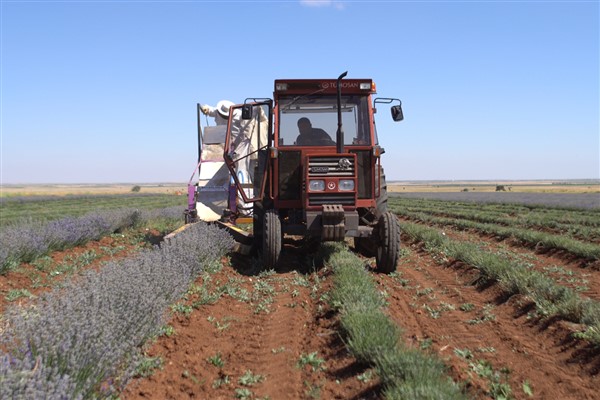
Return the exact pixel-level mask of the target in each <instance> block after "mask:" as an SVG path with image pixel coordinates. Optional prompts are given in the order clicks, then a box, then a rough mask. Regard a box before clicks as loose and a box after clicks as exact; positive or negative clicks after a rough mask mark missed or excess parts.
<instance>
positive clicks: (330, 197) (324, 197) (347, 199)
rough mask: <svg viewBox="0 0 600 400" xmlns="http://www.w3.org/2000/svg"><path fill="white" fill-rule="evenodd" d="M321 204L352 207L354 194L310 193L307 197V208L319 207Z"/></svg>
mask: <svg viewBox="0 0 600 400" xmlns="http://www.w3.org/2000/svg"><path fill="white" fill-rule="evenodd" d="M323 204H341V205H343V206H353V205H354V193H333V194H329V193H327V194H325V193H318V194H317V193H312V194H311V195H310V196H309V197H308V205H309V206H320V205H323Z"/></svg>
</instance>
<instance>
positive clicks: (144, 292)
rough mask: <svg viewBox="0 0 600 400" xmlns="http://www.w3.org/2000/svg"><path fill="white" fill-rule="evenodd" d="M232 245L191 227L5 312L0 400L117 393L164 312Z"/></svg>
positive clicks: (212, 230) (209, 229) (207, 229)
mask: <svg viewBox="0 0 600 400" xmlns="http://www.w3.org/2000/svg"><path fill="white" fill-rule="evenodd" d="M232 245H233V241H232V239H231V237H230V236H229V235H228V234H227V233H226V232H224V231H222V230H220V229H218V228H216V227H214V226H208V225H204V224H196V225H193V226H190V227H189V228H188V229H186V230H185V231H183V232H181V233H180V234H179V235H177V236H175V237H174V238H171V239H169V240H168V241H167V242H164V243H163V244H162V245H161V246H160V247H155V248H154V249H151V250H144V251H142V252H140V253H139V254H138V255H136V256H135V257H133V258H128V259H124V260H121V261H118V262H117V261H115V262H112V263H109V264H107V265H106V266H105V267H104V268H102V269H101V270H100V271H88V272H86V273H85V274H84V275H83V276H82V277H81V278H79V279H76V280H74V281H72V282H69V283H67V284H66V285H65V286H64V287H63V288H59V289H55V290H54V291H52V292H49V293H47V294H46V295H43V296H42V297H40V298H39V299H38V301H37V302H35V303H34V304H33V305H32V306H30V307H27V308H19V307H13V308H11V309H9V310H8V311H7V312H6V313H5V317H4V321H2V324H1V326H0V330H2V329H4V332H3V334H2V341H1V342H0V345H1V346H0V347H1V348H5V349H7V350H8V353H7V354H0V382H1V384H0V398H2V399H21V398H22V399H38V398H40V399H41V398H43V399H78V398H106V397H110V396H111V395H114V394H116V393H118V392H119V391H120V390H122V388H123V387H124V385H125V384H126V382H127V381H128V380H129V379H130V378H131V377H132V375H133V373H134V370H135V368H136V367H137V366H138V365H139V363H140V361H141V352H140V348H141V346H142V345H143V343H144V342H145V341H146V340H147V339H148V338H150V337H153V336H155V335H157V334H158V332H159V330H160V328H161V327H162V326H163V325H164V323H165V322H166V319H167V317H168V315H167V313H166V311H165V310H168V306H169V305H170V304H172V303H174V302H175V301H176V300H177V299H179V298H180V297H181V296H182V295H183V294H184V292H185V291H186V289H187V288H188V286H189V284H190V282H192V281H193V279H195V278H196V277H197V276H198V275H199V273H200V272H201V271H202V270H203V269H204V268H206V267H207V266H208V265H210V264H211V263H215V262H220V258H221V256H222V255H224V254H225V253H226V252H227V251H228V250H229V249H230V248H231V246H232Z"/></svg>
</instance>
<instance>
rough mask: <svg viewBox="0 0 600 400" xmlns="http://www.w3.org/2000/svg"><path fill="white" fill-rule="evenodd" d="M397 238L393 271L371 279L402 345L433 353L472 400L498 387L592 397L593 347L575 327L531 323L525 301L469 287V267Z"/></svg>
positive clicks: (596, 379) (597, 365)
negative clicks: (399, 252)
mask: <svg viewBox="0 0 600 400" xmlns="http://www.w3.org/2000/svg"><path fill="white" fill-rule="evenodd" d="M403 240H404V241H405V242H404V248H405V249H408V251H407V250H405V251H404V253H407V254H405V255H404V257H403V258H402V259H401V260H400V264H399V267H398V274H397V275H392V276H386V275H376V278H377V281H378V283H379V285H381V287H382V290H384V291H385V293H387V294H388V298H387V300H388V302H389V312H390V315H391V317H392V318H393V319H394V320H395V321H396V322H397V323H398V325H400V326H401V327H403V329H404V337H405V340H406V342H407V343H413V345H414V346H415V347H421V348H423V349H427V350H426V351H432V352H435V353H437V354H438V356H439V357H440V358H441V359H442V360H443V361H444V362H445V363H446V365H448V366H449V367H450V374H451V376H452V377H453V379H454V380H456V381H459V382H461V381H462V382H466V383H467V388H468V391H469V393H470V394H472V395H474V396H475V397H476V398H487V397H488V396H490V394H491V393H499V390H500V388H501V387H500V386H499V385H500V384H502V383H508V384H509V385H510V387H511V389H512V396H514V398H517V399H525V398H530V397H529V396H528V395H527V394H526V393H525V389H523V385H526V386H527V388H528V389H531V390H532V391H533V393H534V398H541V399H555V398H560V399H594V398H598V390H597V388H598V385H599V384H600V375H599V374H598V372H599V370H600V357H599V354H598V349H593V348H590V347H589V345H587V344H586V343H585V342H583V341H577V340H575V339H572V338H571V336H570V335H571V333H573V332H574V331H575V330H576V329H577V327H576V326H574V325H573V324H570V323H567V322H564V321H555V320H551V321H540V320H539V319H536V318H530V315H529V312H530V311H532V310H533V309H534V308H535V306H534V305H533V304H532V303H531V302H530V301H529V300H528V299H527V298H525V297H523V296H512V297H510V298H507V296H506V295H505V294H504V293H503V292H502V291H501V290H500V288H498V287H497V286H496V285H488V286H487V287H480V286H476V285H475V282H477V280H478V277H479V273H478V271H477V270H476V269H475V268H472V267H469V266H466V265H464V264H462V263H459V262H455V261H452V260H443V259H437V258H435V257H434V256H431V255H430V254H428V253H427V252H426V251H425V250H423V249H422V248H421V244H419V243H412V244H409V245H407V244H406V243H407V241H408V238H404V237H403Z"/></svg>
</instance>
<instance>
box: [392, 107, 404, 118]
mask: <svg viewBox="0 0 600 400" xmlns="http://www.w3.org/2000/svg"><path fill="white" fill-rule="evenodd" d="M391 111H392V119H393V120H394V121H396V122H398V121H402V120H403V119H404V114H403V113H402V106H401V105H398V106H392V107H391Z"/></svg>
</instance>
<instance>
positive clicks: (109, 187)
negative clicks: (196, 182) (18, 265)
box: [0, 183, 187, 197]
mask: <svg viewBox="0 0 600 400" xmlns="http://www.w3.org/2000/svg"><path fill="white" fill-rule="evenodd" d="M134 186H139V187H140V191H139V192H140V193H160V194H177V193H182V194H184V193H187V187H186V184H184V183H152V184H136V183H129V184H125V183H124V184H110V183H107V184H45V185H44V184H40V185H2V186H0V197H14V196H39V195H41V196H65V195H95V194H124V193H131V192H132V191H131V189H132V188H133V187H134Z"/></svg>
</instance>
